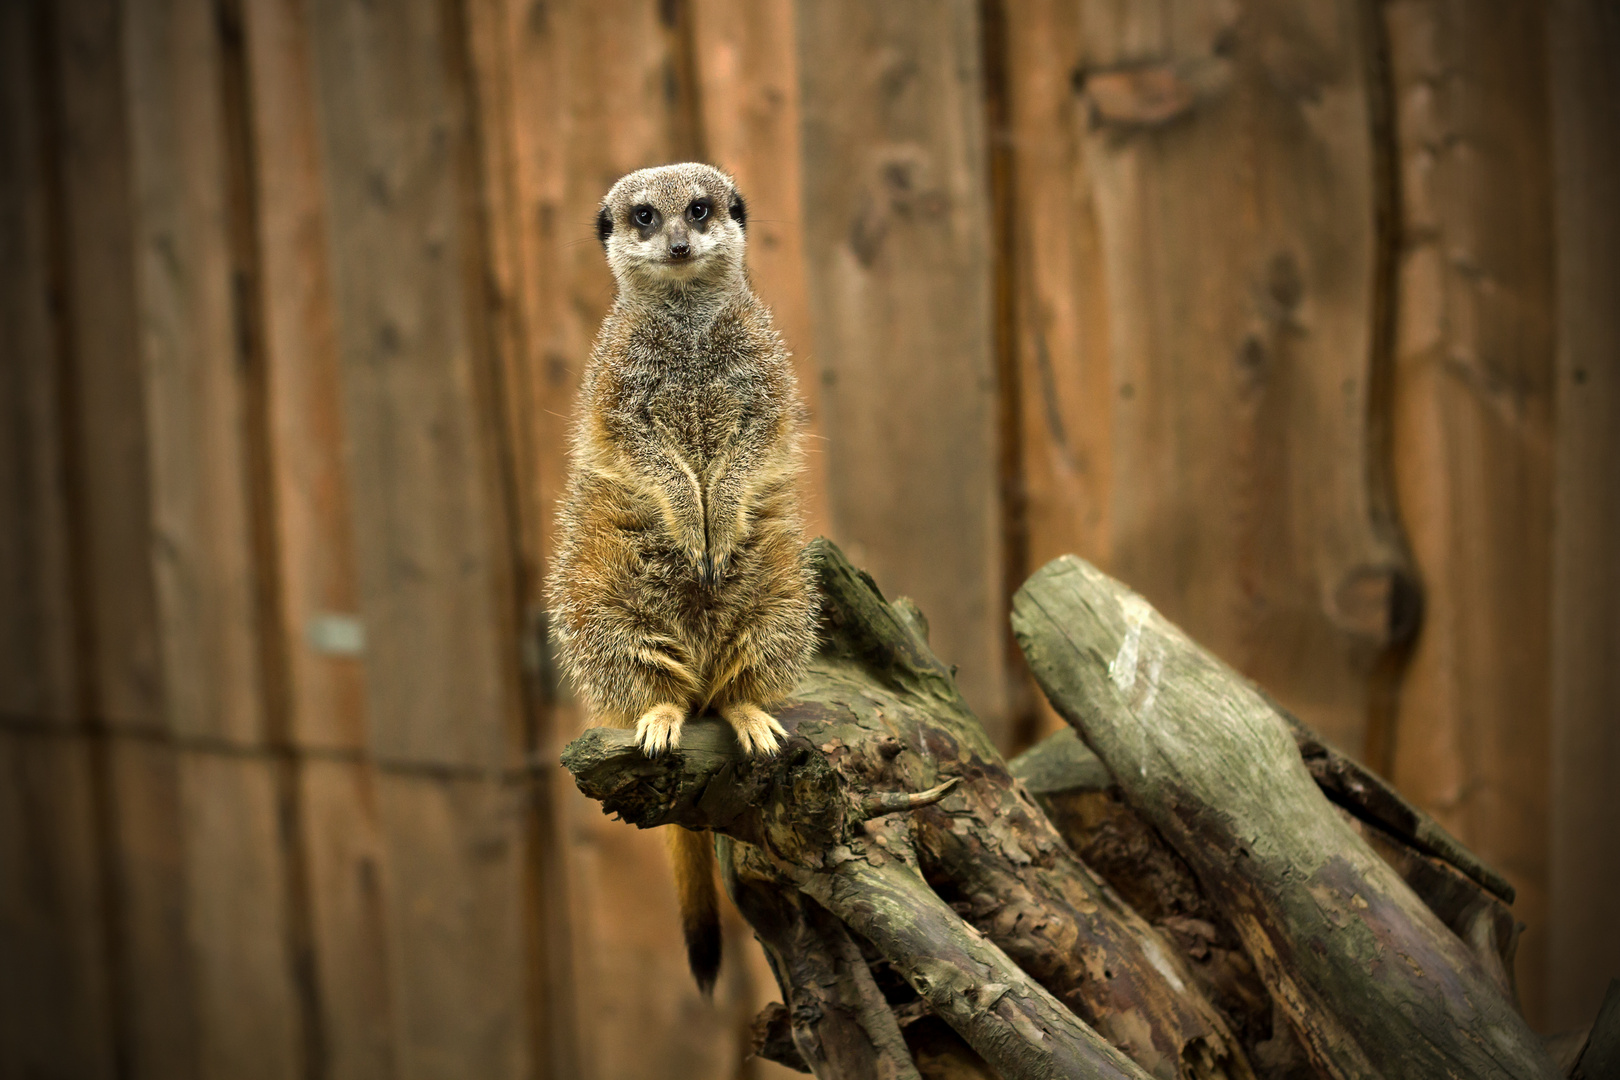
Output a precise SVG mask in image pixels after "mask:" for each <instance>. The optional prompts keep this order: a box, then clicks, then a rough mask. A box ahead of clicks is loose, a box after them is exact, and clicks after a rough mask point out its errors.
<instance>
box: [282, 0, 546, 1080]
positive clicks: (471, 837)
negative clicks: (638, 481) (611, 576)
mask: <svg viewBox="0 0 1620 1080" xmlns="http://www.w3.org/2000/svg"><path fill="white" fill-rule="evenodd" d="M308 11H309V16H310V22H309V30H310V44H311V56H312V57H313V60H314V72H315V79H314V85H315V90H316V100H317V115H318V117H319V131H320V136H321V138H320V148H319V149H320V161H321V163H322V168H323V172H324V176H325V189H326V198H327V218H326V221H327V227H328V230H329V244H330V251H331V260H332V283H333V294H334V297H335V301H336V303H335V307H334V310H335V314H336V331H337V336H336V340H337V345H338V358H339V371H340V379H341V383H342V387H343V413H344V417H343V430H344V436H345V441H346V446H347V450H348V465H349V481H350V484H351V493H352V494H351V500H352V501H351V505H352V508H353V514H354V545H355V558H356V563H357V566H358V569H359V579H360V601H361V612H362V614H363V621H364V631H365V646H364V647H365V666H366V671H365V682H366V696H367V702H366V712H367V715H368V717H369V725H368V726H369V737H368V747H369V751H370V753H371V755H372V756H373V758H374V759H376V761H377V762H378V764H379V765H380V766H381V767H382V771H381V772H380V773H379V774H378V775H377V777H376V781H375V782H376V785H377V788H376V791H377V794H376V804H375V805H376V818H375V821H376V824H375V826H374V828H375V830H376V836H377V837H378V838H380V843H381V850H382V851H383V852H384V853H385V857H384V858H382V860H381V866H380V867H378V868H377V870H380V872H381V879H382V885H381V893H382V895H383V896H384V897H386V900H385V901H382V902H379V901H378V900H377V899H376V898H375V897H374V896H373V895H372V894H374V893H375V892H376V891H377V887H376V885H375V884H369V885H368V884H366V883H365V882H363V881H362V882H361V883H360V884H358V885H356V884H354V883H352V882H347V881H345V880H343V879H342V878H341V877H334V876H333V873H334V868H335V872H342V867H343V864H344V857H343V855H342V853H341V852H340V853H338V855H337V856H336V857H334V856H333V855H332V853H331V852H328V853H327V854H326V855H323V856H321V857H320V858H317V859H314V860H312V861H314V862H315V863H316V864H317V867H316V875H315V876H316V877H317V879H319V880H321V881H322V882H323V884H322V886H321V888H322V890H323V895H322V897H320V898H319V899H318V900H317V912H316V921H317V927H318V932H319V933H322V934H323V935H324V938H323V939H329V937H330V934H331V933H332V932H333V926H334V922H335V921H337V920H343V919H349V918H353V917H354V912H355V909H356V906H357V905H358V906H359V907H360V909H361V910H366V909H367V908H368V906H378V905H379V903H380V906H381V910H383V911H384V912H385V919H386V922H385V925H384V927H383V928H382V931H381V932H382V933H384V934H386V938H387V959H386V971H387V977H388V979H389V985H388V988H387V997H386V1001H383V1000H379V999H378V998H376V997H372V998H365V997H363V996H362V994H363V993H364V988H362V987H360V986H357V985H353V984H352V983H351V984H350V991H349V992H347V995H346V998H345V1001H344V1007H345V1009H347V1010H348V1012H349V1014H350V1015H354V1014H359V1015H363V1016H364V1017H365V1018H366V1026H365V1028H364V1029H363V1030H362V1031H361V1032H359V1033H356V1036H357V1038H355V1039H352V1040H350V1042H349V1045H347V1046H346V1047H344V1049H343V1053H344V1055H345V1058H344V1060H345V1064H346V1065H347V1066H349V1067H352V1068H354V1069H355V1070H356V1072H358V1073H361V1074H367V1073H371V1074H375V1073H377V1072H381V1071H383V1070H387V1069H392V1070H394V1071H395V1072H396V1073H397V1074H399V1075H403V1076H409V1077H436V1076H444V1077H451V1076H464V1075H479V1076H490V1077H501V1076H514V1077H515V1076H522V1075H527V1074H528V1073H529V1072H530V1071H531V1070H532V1068H533V1060H534V1055H535V1053H536V1050H537V1048H536V1047H535V1046H534V1045H533V1043H532V1035H531V1027H530V1023H529V1011H528V1005H527V995H528V993H529V985H528V965H529V945H528V941H527V938H526V934H525V931H526V927H525V923H524V919H523V917H522V912H521V903H522V900H523V897H524V896H525V891H524V881H523V876H522V874H523V868H524V858H525V849H524V838H523V835H522V827H523V825H524V824H525V823H526V818H525V817H524V816H523V814H521V813H519V812H517V811H516V810H513V809H512V808H511V807H510V806H508V805H505V804H503V803H502V801H501V799H500V798H499V795H500V792H499V790H498V785H497V784H496V782H495V780H494V779H493V778H494V777H496V776H499V775H500V770H501V769H503V768H505V767H507V766H509V765H511V764H514V763H516V762H517V761H520V760H522V757H523V755H524V754H525V751H526V749H527V747H526V746H525V731H524V728H525V726H526V723H525V717H524V714H523V711H522V702H521V695H520V693H519V688H518V685H517V666H518V663H517V661H518V651H519V650H518V642H517V626H516V622H517V620H516V612H517V609H518V605H517V604H516V603H514V602H513V599H512V598H513V595H514V590H515V589H516V588H517V587H518V584H519V582H520V581H521V580H522V579H521V576H520V574H521V570H520V568H519V567H515V566H513V565H512V556H513V550H512V540H511V535H510V533H509V531H508V530H509V529H511V528H513V527H515V526H514V524H513V520H512V518H511V516H510V515H512V514H515V513H517V510H516V508H513V507H510V506H508V505H506V500H507V499H508V498H509V497H510V495H509V492H508V490H507V485H506V483H505V480H504V477H503V475H502V469H503V467H504V466H503V460H502V455H501V445H500V439H499V433H498V431H497V425H498V423H499V419H500V414H499V409H498V404H497V402H496V400H495V394H496V393H497V389H496V388H497V387H498V385H499V384H498V381H497V379H496V370H497V367H498V360H499V358H498V356H496V355H494V350H495V349H496V348H498V347H499V345H500V343H501V338H500V336H499V334H498V332H497V331H495V330H493V329H492V328H491V327H490V326H489V324H488V316H489V311H488V309H487V306H486V305H487V304H488V303H489V299H490V298H489V297H488V295H487V294H486V291H485V290H486V289H487V288H488V287H489V283H488V281H487V280H486V275H487V274H488V264H487V261H486V252H485V248H484V244H485V242H486V238H485V237H484V236H482V235H481V233H480V229H481V220H480V215H481V212H482V209H481V207H480V205H479V200H480V199H481V198H482V197H483V192H482V191H480V190H479V187H478V162H477V154H478V146H477V144H476V141H475V140H476V137H477V132H476V129H475V128H474V127H473V124H472V123H471V119H470V116H471V109H470V104H469V101H468V99H467V95H468V94H469V93H471V92H472V87H471V85H470V79H469V73H468V72H467V71H466V70H465V66H466V55H467V54H466V42H465V41H464V40H463V38H462V35H463V34H464V33H465V25H464V21H463V17H462V12H461V9H460V7H459V6H458V5H453V4H444V3H438V2H435V0H414V2H412V3H408V4H400V5H390V6H384V7H374V8H367V7H363V6H360V5H343V6H335V5H321V6H317V5H310V6H309V8H308ZM462 776H465V777H467V779H465V780H462V779H451V777H462ZM477 776H484V777H489V778H490V779H483V780H479V779H473V777H477ZM464 788H466V789H469V790H464ZM308 790H309V787H308V785H307V784H306V791H308ZM365 790H366V788H365V781H364V778H363V776H362V777H355V778H351V779H350V780H349V781H348V782H347V783H345V784H341V785H333V786H330V787H329V790H328V791H327V793H326V794H327V796H330V797H331V801H329V802H328V803H327V804H326V805H327V806H328V808H334V807H336V806H338V805H342V804H343V802H345V801H347V802H348V803H349V804H350V805H358V806H360V807H361V808H363V809H365V810H367V811H368V812H369V806H368V805H367V803H366V801H365V800H366V799H368V798H369V796H367V795H366V794H365ZM507 801H508V802H510V800H507ZM312 809H313V808H312ZM362 820H363V821H366V819H364V818H363V819H362ZM371 828H373V826H372V825H371V824H370V822H369V821H366V830H367V834H368V835H369V832H370V830H371ZM329 842H330V841H328V840H326V839H325V838H322V837H319V836H315V837H313V838H312V847H316V846H317V845H320V844H322V843H329ZM368 842H369V841H368ZM348 861H349V863H350V865H353V862H354V860H353V859H352V857H351V858H349V860H348ZM323 862H324V863H326V864H328V869H327V870H325V871H322V870H320V869H319V867H320V864H321V863H323ZM374 872H375V871H373V873H374ZM357 890H358V892H357ZM373 941H374V939H367V940H366V941H364V942H361V943H358V944H360V945H363V946H365V947H367V948H368V949H369V946H370V945H371V944H372V942H373ZM365 962H366V964H367V965H368V968H367V970H368V971H370V972H376V971H377V970H379V968H380V967H381V965H380V964H377V963H376V961H374V960H373V959H371V958H370V956H369V955H368V956H367V957H366V960H365ZM338 979H339V975H338V974H337V973H336V972H334V971H333V970H332V968H331V965H330V964H328V965H327V967H326V975H325V978H324V982H325V984H326V985H328V986H334V988H338V989H340V990H341V989H342V984H341V983H339V982H338ZM373 992H374V993H375V991H373ZM385 1008H386V1009H387V1010H388V1012H389V1013H390V1014H391V1022H390V1023H389V1025H388V1029H387V1030H388V1032H389V1034H391V1036H392V1040H393V1041H392V1048H391V1049H388V1048H386V1047H384V1046H383V1045H382V1044H381V1043H380V1040H381V1038H382V1036H383V1028H382V1025H381V1019H382V1011H383V1010H384V1009H385ZM336 1050H337V1047H336V1045H335V1044H334V1052H336ZM334 1060H336V1059H335V1058H334Z"/></svg>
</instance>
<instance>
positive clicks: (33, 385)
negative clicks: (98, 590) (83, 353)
mask: <svg viewBox="0 0 1620 1080" xmlns="http://www.w3.org/2000/svg"><path fill="white" fill-rule="evenodd" d="M46 30H47V24H46V22H45V13H44V12H43V11H42V10H41V8H40V6H38V5H29V4H8V5H6V6H5V8H4V10H0V340H4V341H5V342H6V347H7V349H8V352H7V356H6V360H5V361H4V362H3V363H0V723H3V724H4V730H3V731H0V777H3V779H0V1075H5V1076H17V1077H23V1076H43V1075H51V1076H61V1077H72V1078H75V1080H77V1078H81V1077H82V1078H86V1080H89V1078H95V1077H112V1076H113V1075H115V1070H116V1067H117V1045H116V1042H117V1036H116V1026H115V1023H114V1019H113V1014H112V1008H113V993H112V988H111V987H112V982H111V977H112V971H111V965H110V960H111V951H110V949H109V945H108V941H107V923H106V918H105V915H106V912H105V906H104V905H105V900H106V897H107V890H106V881H105V878H104V874H103V870H104V866H103V861H102V858H101V855H102V852H101V850H100V848H99V846H98V844H97V827H96V824H97V822H96V812H95V811H96V798H95V790H94V776H93V772H92V769H91V761H90V755H89V752H88V747H87V744H86V743H85V742H84V741H83V740H82V739H79V738H75V737H73V736H72V735H71V734H70V733H69V732H70V731H71V729H72V728H73V727H75V726H77V723H78V720H79V716H78V713H79V711H80V707H81V703H80V701H79V694H78V687H77V686H76V684H75V676H76V671H75V663H74V660H75V657H74V647H75V641H74V631H75V624H74V618H73V595H72V581H71V579H70V573H71V567H70V565H69V559H70V556H69V552H70V551H71V550H72V543H71V536H70V532H69V509H68V504H67V490H66V477H65V469H64V465H65V462H64V461H63V450H64V445H63V437H64V436H63V432H62V424H61V419H62V402H61V400H60V395H59V390H60V386H61V382H62V379H63V373H62V371H61V359H62V351H61V350H62V342H61V340H60V337H59V334H58V327H56V326H55V325H53V318H52V316H53V312H52V306H51V305H52V299H53V292H54V290H55V289H56V288H57V287H58V286H59V284H60V283H59V281H58V279H57V274H58V267H59V265H60V259H61V252H59V251H57V252H52V251H51V250H50V247H49V245H50V244H51V243H52V242H53V240H56V239H59V237H57V236H56V235H54V234H55V232H56V229H55V228H53V226H58V225H59V224H60V218H59V216H58V215H59V212H60V209H61V207H60V202H59V198H60V193H59V192H53V191H51V190H50V183H51V178H52V176H53V174H54V173H55V172H56V170H55V168H54V162H52V161H50V160H49V159H48V155H50V154H51V153H53V152H54V151H55V149H56V148H55V147H54V146H53V145H51V141H50V139H49V138H48V136H47V132H48V131H50V129H51V125H52V123H53V121H54V119H55V118H54V117H52V116H51V114H50V113H51V110H50V107H49V104H48V102H49V101H50V97H51V92H52V91H51V88H50V87H49V86H48V85H47V84H46V81H45V80H46V78H47V74H46V73H47V70H48V69H49V67H50V64H49V58H48V57H47V56H46V55H42V53H43V50H42V49H41V46H42V45H44V46H48V45H49V42H48V40H47V37H46ZM30 729H40V730H38V732H37V733H33V732H30ZM47 732H49V733H47Z"/></svg>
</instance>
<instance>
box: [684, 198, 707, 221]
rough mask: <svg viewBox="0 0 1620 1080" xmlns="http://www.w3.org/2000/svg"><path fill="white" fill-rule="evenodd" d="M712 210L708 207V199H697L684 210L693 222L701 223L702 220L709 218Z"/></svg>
mask: <svg viewBox="0 0 1620 1080" xmlns="http://www.w3.org/2000/svg"><path fill="white" fill-rule="evenodd" d="M712 209H713V208H712V207H710V206H709V200H708V199H698V200H697V201H696V202H694V203H693V204H692V205H691V206H688V207H687V208H686V213H687V215H688V216H689V217H690V218H691V219H692V220H693V221H702V220H703V219H704V218H706V217H708V216H709V214H710V213H711V212H712Z"/></svg>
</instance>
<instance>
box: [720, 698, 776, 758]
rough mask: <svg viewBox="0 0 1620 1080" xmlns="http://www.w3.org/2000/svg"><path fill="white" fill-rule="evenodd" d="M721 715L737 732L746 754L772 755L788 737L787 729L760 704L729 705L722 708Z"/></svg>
mask: <svg viewBox="0 0 1620 1080" xmlns="http://www.w3.org/2000/svg"><path fill="white" fill-rule="evenodd" d="M720 715H721V717H722V718H723V719H724V720H725V721H726V723H728V724H730V725H731V729H732V730H733V731H735V732H736V733H737V742H738V743H739V744H740V745H741V746H742V748H743V753H745V754H757V755H759V756H761V757H770V756H771V755H772V754H774V753H776V751H777V750H778V749H779V748H780V747H781V745H782V740H783V739H785V738H787V734H788V733H787V729H786V728H784V727H783V726H782V725H781V724H779V723H777V722H776V717H774V716H772V715H771V714H770V713H768V712H766V711H765V710H764V709H762V708H760V707H759V706H758V705H749V704H741V705H728V706H726V707H725V708H723V709H721V710H720Z"/></svg>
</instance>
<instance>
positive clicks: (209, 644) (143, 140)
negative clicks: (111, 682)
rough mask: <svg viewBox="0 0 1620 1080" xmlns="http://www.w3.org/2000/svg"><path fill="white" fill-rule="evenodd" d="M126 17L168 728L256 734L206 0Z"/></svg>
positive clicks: (242, 469) (217, 119)
mask: <svg viewBox="0 0 1620 1080" xmlns="http://www.w3.org/2000/svg"><path fill="white" fill-rule="evenodd" d="M141 14H142V17H141V18H138V19H130V20H128V22H127V23H126V33H125V38H124V40H125V47H126V57H127V63H128V82H127V85H128V109H129V115H130V147H131V160H132V163H133V169H132V182H133V189H132V190H133V192H134V207H133V211H134V221H135V223H136V236H135V242H136V260H135V269H136V295H137V298H138V305H139V306H138V308H137V318H138V319H139V321H140V330H141V332H140V337H139V340H140V343H141V353H140V357H141V370H142V374H143V388H144V395H143V398H144V401H145V403H146V410H147V422H146V428H147V433H148V454H149V460H150V468H151V473H150V479H151V487H150V491H151V498H152V503H151V508H150V512H151V515H152V517H151V524H150V529H151V535H152V545H151V556H152V575H153V578H154V579H155V581H156V583H157V599H158V618H159V620H160V627H159V632H160V634H161V640H162V656H163V670H164V686H165V696H164V715H165V724H166V726H167V727H168V728H169V729H170V730H172V731H174V732H175V733H176V734H181V735H187V736H212V737H216V738H221V739H225V740H229V741H231V742H234V743H258V742H260V741H262V740H263V738H264V735H265V718H264V700H263V693H262V687H261V685H260V679H261V678H262V673H261V668H260V657H259V644H258V638H257V611H256V607H255V594H254V590H255V579H254V571H253V548H252V545H251V543H250V542H249V529H250V523H249V517H248V489H247V459H246V448H245V447H244V445H243V440H244V436H245V434H246V432H245V424H244V419H245V417H244V405H245V389H246V388H245V386H244V384H243V379H244V375H245V372H246V365H245V364H244V363H243V357H242V356H241V355H240V354H239V349H238V343H237V336H236V335H237V326H236V322H235V320H236V317H237V314H238V305H239V300H238V299H237V298H235V297H233V295H232V291H233V277H232V266H231V253H230V246H229V235H228V232H227V229H228V223H227V221H226V215H227V213H228V212H229V210H228V206H227V194H226V173H225V161H224V146H223V141H224V136H225V126H224V117H223V115H222V113H221V110H220V98H221V94H220V89H221V86H222V80H221V73H220V68H219V63H220V60H219V50H218V47H217V42H216V40H215V27H214V12H213V8H212V6H211V5H210V4H209V3H206V2H204V0H166V2H163V3H155V4H149V5H146V6H145V7H144V8H143V10H142V13H141Z"/></svg>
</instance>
